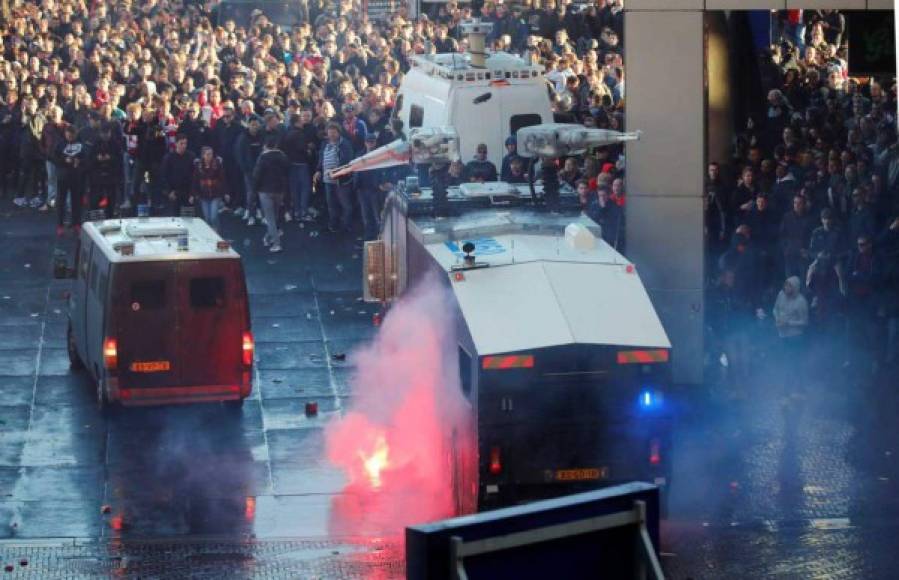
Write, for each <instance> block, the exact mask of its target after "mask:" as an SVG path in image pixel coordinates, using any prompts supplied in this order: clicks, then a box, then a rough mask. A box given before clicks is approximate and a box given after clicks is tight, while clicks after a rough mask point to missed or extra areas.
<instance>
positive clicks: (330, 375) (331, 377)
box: [309, 273, 341, 413]
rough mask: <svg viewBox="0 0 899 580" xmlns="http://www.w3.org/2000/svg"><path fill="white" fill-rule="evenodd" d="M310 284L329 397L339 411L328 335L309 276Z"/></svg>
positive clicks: (313, 282)
mask: <svg viewBox="0 0 899 580" xmlns="http://www.w3.org/2000/svg"><path fill="white" fill-rule="evenodd" d="M309 280H310V281H311V283H312V299H313V301H314V302H315V315H316V317H318V326H319V328H320V329H321V331H322V340H323V342H324V345H325V364H327V365H328V381H329V382H330V383H331V396H332V397H334V410H335V411H337V412H338V413H339V412H340V410H341V405H340V396H338V394H337V379H336V378H334V365H333V364H331V349H330V348H328V334H327V333H326V332H325V323H324V322H322V309H321V306H319V303H318V289H317V288H316V287H315V276H313V275H312V274H311V273H310V274H309Z"/></svg>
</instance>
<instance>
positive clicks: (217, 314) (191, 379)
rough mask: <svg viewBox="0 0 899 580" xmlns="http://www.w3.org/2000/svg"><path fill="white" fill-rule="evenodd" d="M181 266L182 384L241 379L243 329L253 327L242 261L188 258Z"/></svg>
mask: <svg viewBox="0 0 899 580" xmlns="http://www.w3.org/2000/svg"><path fill="white" fill-rule="evenodd" d="M179 268H180V276H179V278H180V284H179V288H178V289H179V296H178V304H179V305H180V308H179V310H180V313H179V315H178V316H179V322H180V330H181V332H179V334H178V338H177V339H178V341H179V347H178V350H179V353H180V360H181V365H180V368H181V383H182V385H184V386H188V387H193V386H197V387H199V386H218V385H228V386H234V385H239V384H240V382H241V377H242V373H243V362H242V361H243V359H242V354H243V351H242V339H243V332H244V331H245V330H247V329H248V321H247V320H246V318H247V302H246V285H245V283H244V278H243V274H242V269H241V264H240V261H239V260H232V259H221V260H194V261H184V262H181V263H180V264H179Z"/></svg>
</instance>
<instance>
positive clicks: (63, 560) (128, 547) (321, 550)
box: [0, 538, 403, 580]
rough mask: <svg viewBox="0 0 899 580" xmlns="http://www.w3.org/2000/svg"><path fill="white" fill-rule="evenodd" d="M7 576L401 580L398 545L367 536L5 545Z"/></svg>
mask: <svg viewBox="0 0 899 580" xmlns="http://www.w3.org/2000/svg"><path fill="white" fill-rule="evenodd" d="M0 560H2V562H3V566H4V567H5V573H3V576H0V577H5V578H34V579H38V578H39V579H51V578H54V579H55V578H59V579H63V578H73V579H74V578H79V579H81V578H85V579H87V578H110V577H112V578H118V577H121V578H146V579H151V578H154V579H155V578H158V579H169V578H170V579H181V578H197V579H202V578H263V579H265V578H273V579H274V578H279V579H280V578H310V579H311V578H335V579H350V578H373V579H385V580H386V579H390V578H401V577H402V576H403V564H402V557H401V554H400V550H399V547H398V546H397V545H395V544H390V543H384V542H381V541H378V540H372V539H367V538H360V539H352V538H346V539H343V540H336V539H321V538H318V539H305V540H304V539H296V538H292V539H283V540H275V539H272V540H249V539H248V540H244V541H238V540H235V539H233V538H190V539H187V538H185V539H174V540H173V539H166V540H144V541H138V540H127V541H78V540H43V541H33V540H32V541H27V542H10V541H7V542H4V543H2V544H0Z"/></svg>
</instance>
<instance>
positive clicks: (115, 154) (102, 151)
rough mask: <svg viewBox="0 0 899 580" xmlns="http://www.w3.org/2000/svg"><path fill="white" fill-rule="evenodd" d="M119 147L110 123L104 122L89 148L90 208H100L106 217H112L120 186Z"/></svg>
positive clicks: (120, 157) (121, 158)
mask: <svg viewBox="0 0 899 580" xmlns="http://www.w3.org/2000/svg"><path fill="white" fill-rule="evenodd" d="M123 159H124V157H123V155H122V150H121V147H120V146H119V145H118V144H117V143H116V142H115V140H113V138H112V125H111V124H109V123H106V124H104V125H103V127H101V129H100V138H99V140H98V141H97V143H96V145H95V146H94V147H91V148H90V167H91V170H90V174H89V181H90V200H91V203H90V205H91V209H102V210H105V212H106V218H107V219H109V218H111V217H112V210H113V208H115V203H116V196H117V194H118V192H119V190H120V189H121V186H122V178H123V176H124V173H123V170H122V161H123Z"/></svg>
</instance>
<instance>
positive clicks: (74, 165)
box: [54, 125, 88, 236]
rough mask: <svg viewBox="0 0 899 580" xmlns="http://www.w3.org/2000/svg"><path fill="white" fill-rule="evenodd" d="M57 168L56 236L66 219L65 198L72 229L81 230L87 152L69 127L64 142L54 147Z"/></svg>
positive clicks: (76, 131) (74, 129) (74, 130)
mask: <svg viewBox="0 0 899 580" xmlns="http://www.w3.org/2000/svg"><path fill="white" fill-rule="evenodd" d="M54 158H55V160H56V167H57V178H58V180H59V181H58V189H57V195H58V198H57V201H56V235H58V236H61V235H62V233H63V229H62V228H63V223H64V221H65V217H66V196H69V197H70V200H71V205H72V228H73V229H74V230H75V232H76V233H77V232H78V231H79V230H80V229H81V197H82V195H84V176H85V175H86V172H87V165H88V150H87V147H86V146H85V145H84V143H81V142H80V141H78V130H77V129H76V128H75V127H74V126H72V125H69V126H67V127H66V128H65V141H63V142H62V143H60V144H59V145H57V146H56V152H55V155H54Z"/></svg>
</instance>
